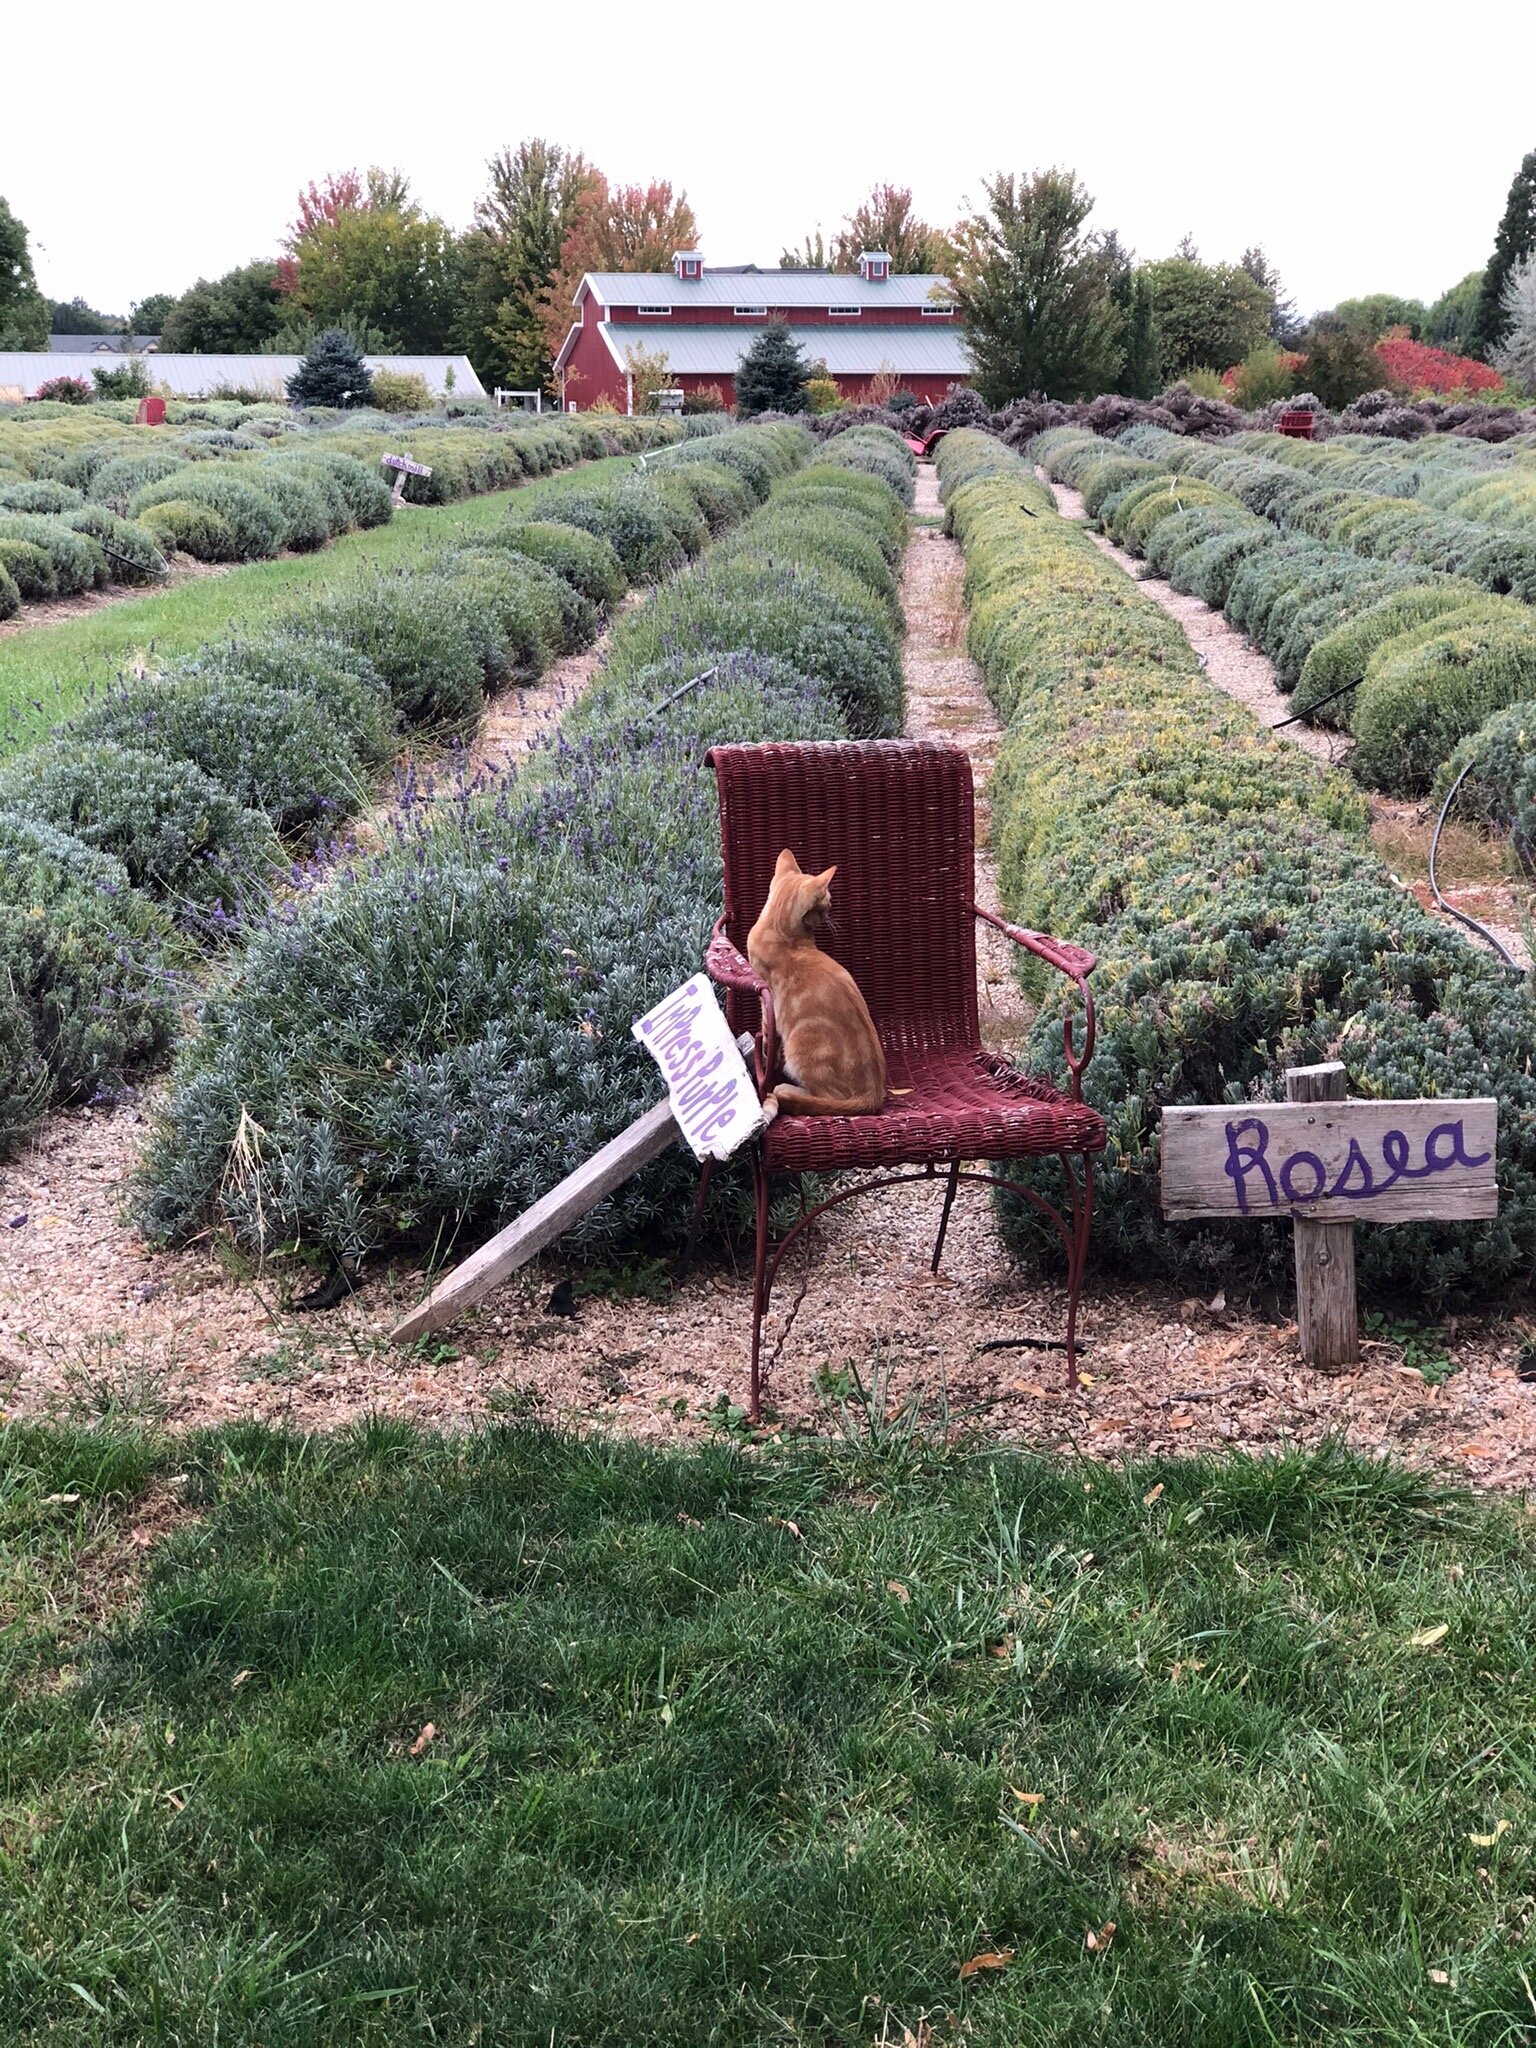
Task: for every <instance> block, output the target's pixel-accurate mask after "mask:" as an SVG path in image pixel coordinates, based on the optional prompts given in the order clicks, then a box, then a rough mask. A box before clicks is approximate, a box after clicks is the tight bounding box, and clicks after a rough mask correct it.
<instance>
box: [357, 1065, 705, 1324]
mask: <svg viewBox="0 0 1536 2048" xmlns="http://www.w3.org/2000/svg"><path fill="white" fill-rule="evenodd" d="M681 1135H682V1133H681V1132H680V1131H679V1130H678V1127H677V1122H676V1120H675V1118H674V1117H673V1115H672V1105H671V1104H670V1103H669V1102H658V1103H657V1105H656V1107H655V1108H654V1109H648V1110H647V1111H646V1113H645V1115H644V1116H642V1117H637V1118H636V1120H635V1121H634V1123H632V1124H630V1125H629V1127H628V1129H626V1130H622V1131H620V1133H619V1135H618V1136H617V1137H616V1138H611V1139H610V1140H609V1142H608V1143H607V1144H606V1145H605V1146H604V1147H603V1149H602V1150H601V1152H595V1153H594V1154H593V1155H592V1157H591V1158H590V1159H589V1160H587V1161H586V1163H585V1165H583V1166H579V1167H577V1169H576V1171H575V1172H574V1173H572V1174H568V1175H567V1176H566V1178H565V1179H564V1180H563V1181H561V1182H560V1184H559V1186H558V1187H553V1188H551V1189H550V1191H549V1193H548V1194H547V1195H541V1196H540V1197H539V1199H538V1201H536V1202H535V1203H534V1205H533V1207H532V1208H531V1209H525V1210H524V1211H523V1213H522V1215H521V1216H519V1217H518V1218H517V1220H516V1222H514V1223H509V1224H508V1225H507V1227H506V1229H505V1230H499V1231H498V1232H497V1233H496V1235H495V1236H494V1237H493V1238H491V1239H490V1240H489V1242H488V1243H486V1244H483V1245H481V1247H480V1249H479V1251H477V1252H471V1254H470V1256H469V1257H468V1258H467V1259H466V1260H465V1261H464V1263H463V1265H461V1266H456V1267H455V1268H454V1270H453V1271H452V1272H451V1273H450V1274H449V1275H448V1277H447V1279H446V1280H443V1281H440V1282H439V1283H438V1285H437V1286H436V1287H435V1288H434V1289H433V1291H432V1293H431V1294H429V1295H428V1296H427V1298H426V1300H425V1301H424V1302H421V1303H420V1304H419V1305H418V1306H417V1307H416V1308H413V1309H412V1310H411V1312H410V1314H409V1315H408V1316H403V1317H402V1318H401V1320H400V1321H399V1322H398V1323H396V1325H395V1327H394V1329H393V1330H391V1331H390V1333H389V1334H390V1338H391V1341H392V1342H394V1343H396V1344H409V1343H410V1342H411V1341H412V1339H413V1338H416V1337H422V1336H425V1335H426V1334H427V1333H428V1331H431V1330H440V1329H442V1328H443V1326H444V1325H445V1324H446V1323H451V1322H452V1321H453V1319H454V1317H455V1316H458V1315H462V1314H463V1313H464V1311H465V1309H467V1308H473V1307H474V1305H475V1303H476V1302H478V1301H484V1299H485V1297H486V1296H487V1295H488V1294H489V1293H490V1292H491V1291H492V1289H493V1288H496V1287H499V1286H500V1285H501V1283H502V1281H503V1280H505V1279H506V1278H507V1277H508V1275H509V1274H512V1273H515V1272H516V1271H517V1269H518V1267H519V1266H526V1265H527V1263H528V1261H529V1260H530V1259H531V1258H533V1257H534V1255H535V1254H536V1253H538V1252H541V1251H543V1249H544V1247H545V1246H546V1245H549V1244H553V1243H554V1241H555V1239H556V1238H557V1237H560V1236H562V1235H563V1234H564V1233H565V1232H566V1231H567V1230H569V1229H570V1227H571V1225H572V1224H573V1223H575V1222H577V1221H578V1220H579V1219H580V1218H581V1217H583V1216H585V1215H586V1213H587V1211H588V1210H589V1209H595V1208H596V1207H597V1204H598V1203H599V1202H600V1201H601V1200H602V1199H603V1197H604V1195H611V1194H612V1193H613V1191H614V1189H615V1188H616V1187H619V1186H620V1185H621V1184H622V1183H623V1182H624V1181H626V1180H628V1179H629V1177H630V1175H631V1174H633V1173H638V1172H639V1170H640V1168H641V1167H642V1166H645V1165H647V1164H649V1162H650V1161H651V1160H652V1159H655V1158H657V1157H659V1155H660V1154H661V1153H663V1152H665V1151H666V1149H667V1147H668V1146H669V1145H672V1144H675V1143H676V1142H677V1141H678V1139H679V1138H680V1137H681Z"/></svg>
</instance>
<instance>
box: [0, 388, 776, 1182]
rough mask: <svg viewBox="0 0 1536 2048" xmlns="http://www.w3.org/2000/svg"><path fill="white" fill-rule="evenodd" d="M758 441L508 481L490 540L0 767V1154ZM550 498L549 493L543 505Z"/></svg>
mask: <svg viewBox="0 0 1536 2048" xmlns="http://www.w3.org/2000/svg"><path fill="white" fill-rule="evenodd" d="M770 440H771V436H765V435H764V434H763V433H762V432H761V431H759V430H757V429H751V428H742V429H738V430H735V431H733V432H731V433H726V434H721V435H718V436H715V437H713V438H711V439H710V440H709V441H708V442H707V443H701V444H699V445H700V446H701V447H702V448H705V449H707V451H708V454H709V456H710V458H711V459H709V460H708V461H693V462H688V463H686V464H681V465H679V466H678V467H677V468H676V469H675V470H669V471H668V472H667V473H666V474H665V475H653V476H648V477H641V476H637V475H634V474H633V473H629V474H621V475H619V476H617V477H615V476H613V475H612V474H608V475H604V476H600V477H590V476H589V477H571V478H560V479H554V480H551V482H549V483H548V484H544V485H537V486H533V487H531V488H530V489H529V490H528V491H527V492H526V493H520V494H519V495H518V497H517V498H516V499H514V500H513V510H514V513H515V516H514V517H512V518H509V519H508V521H507V522H506V524H505V526H504V527H503V528H502V529H501V530H499V531H496V532H494V533H491V534H476V535H473V536H472V537H470V538H469V539H467V540H465V541H462V542H460V543H457V544H449V545H444V546H440V547H437V548H433V549H431V550H429V551H427V552H425V553H423V554H422V555H421V556H420V557H418V558H415V559H413V560H411V561H410V562H408V563H406V564H403V565H401V566H398V567H395V568H392V569H389V570H385V571H370V570H367V569H364V570H362V571H361V572H359V573H358V574H356V575H354V576H353V577H352V578H351V579H349V580H348V581H346V582H343V583H341V584H339V585H338V586H336V587H335V588H334V589H332V590H331V591H330V592H329V593H328V594H326V595H324V596H322V597H321V598H320V599H318V600H317V601H308V600H306V601H304V602H302V603H300V604H297V605H295V607H294V608H293V610H292V611H291V612H290V613H288V614H286V615H284V616H281V617H279V618H278V619H277V620H276V621H275V622H273V623H271V624H269V625H267V626H266V627H265V628H264V629H263V630H262V631H261V632H259V633H256V634H252V635H248V636H239V637H232V638H230V639H227V640H223V641H220V642H217V643H215V644H213V645H211V646H208V647H205V648H203V649H202V650H201V651H200V652H198V653H197V654H195V655H192V656H189V657H186V658H183V659H180V660H177V661H174V662H172V663H169V664H167V665H166V666H165V667H164V668H162V669H161V670H160V671H159V672H157V673H153V674H149V675H143V676H137V677H129V678H125V679H122V680H121V681H120V682H119V684H118V686H117V687H116V688H114V689H112V690H111V691H109V692H107V693H106V694H105V695H104V696H102V697H101V698H99V699H97V700H96V701H95V702H94V703H92V704H90V705H89V706H88V707H87V708H86V709H85V710H84V711H83V712H81V713H79V714H78V715H77V716H75V717H74V718H72V719H70V720H69V721H67V722H66V723H65V724H63V725H61V726H60V727H58V728H56V730H55V731H54V732H53V734H52V735H51V736H50V738H49V739H48V740H47V741H46V742H45V743H44V744H43V745H41V746H39V747H37V748H34V749H33V750H31V751H30V752H29V753H27V754H23V755H20V756H18V757H16V758H14V759H13V760H12V761H10V762H8V763H6V764H5V766H4V768H3V769H0V987H4V988H5V989H6V993H7V1000H6V1001H5V1002H4V1003H3V1004H0V1149H5V1148H7V1147H9V1146H13V1145H14V1144H15V1143H16V1142H17V1141H18V1140H19V1139H20V1138H21V1137H22V1136H24V1135H25V1133H26V1132H27V1131H28V1130H29V1129H30V1128H31V1127H32V1126H33V1125H34V1124H35V1123H36V1121H37V1119H38V1117H39V1116H40V1115H41V1114H42V1113H43V1111H44V1110H45V1109H47V1108H48V1107H49V1106H50V1105H52V1104H55V1103H69V1102H78V1101H82V1100H89V1099H91V1098H92V1097H96V1096H110V1095H112V1094H114V1093H116V1092H117V1091H119V1090H120V1089H121V1088H122V1087H123V1086H124V1085H125V1081H126V1077H127V1076H128V1075H129V1074H130V1073H131V1072H132V1071H133V1070H135V1069H137V1068H142V1067H143V1066H144V1065H145V1064H146V1063H147V1062H149V1061H152V1060H154V1059H155V1058H157V1057H158V1056H159V1055H161V1054H162V1053H163V1052H164V1051H165V1049H166V1048H167V1046H168V1045H169V1043H170V1042H171V1040H172V1038H173V1037H174V1035H175V1033H176V1030H177V1026H178V1020H179V1018H180V1015H181V1011H182V1007H183V1004H184V1003H185V1001H186V996H187V985H188V978H189V976H191V975H193V974H195V972H196V970H197V968H198V964H199V961H200V960H201V959H202V958H203V957H204V956H205V954H206V951H207V949H208V947H209V946H225V945H228V944H229V943H231V942H232V941H237V940H238V939H239V938H240V937H241V935H242V934H243V933H244V931H245V930H246V929H247V928H248V926H249V925H250V924H251V922H252V921H253V920H257V921H259V920H260V919H261V918H262V917H263V916H265V915H266V913H267V909H268V905H269V903H270V901H271V897H272V892H273V890H274V888H275V887H280V886H282V884H283V880H284V876H285V873H286V872H287V870H289V869H290V867H291V865H292V863H293V862H294V861H295V860H296V859H297V860H300V861H302V860H303V859H304V858H305V857H307V856H308V855H310V854H312V853H313V852H314V851H315V849H316V848H317V846H319V845H320V844H321V843H323V842H324V841H326V840H327V839H329V838H331V837H333V836H334V835H335V833H336V832H337V830H338V828H339V827H340V825H341V824H342V822H343V821H344V820H345V818H346V817H347V816H348V815H349V814H350V813H352V812H354V811H355V810H357V809H358V808H359V806H360V805H361V804H363V803H364V802H365V801H366V800H367V798H368V796H369V793H370V792H371V790H372V789H373V788H374V787H376V785H377V783H378V780H379V777H380V775H381V774H382V773H383V772H384V771H385V770H386V769H387V767H388V765H389V764H390V762H391V761H393V760H394V759H395V758H396V756H397V754H398V753H399V751H400V749H401V748H402V747H403V746H407V745H415V744H422V743H426V744H430V745H444V744H447V745H450V746H452V745H457V744H461V743H462V742H463V741H465V740H466V739H467V738H468V737H469V736H470V734H471V733H472V732H473V731H474V729H475V727H476V725H477V723H478V721H479V718H480V715H481V711H482V708H483V705H484V701H485V694H486V692H487V691H488V690H490V689H494V688H500V687H504V686H505V685H507V684H509V683H525V682H531V681H533V680H535V679H536V678H537V677H538V676H539V675H541V674H542V673H543V672H544V670H545V669H546V668H547V667H548V665H549V664H550V662H552V661H553V660H555V659H556V658H557V657H558V656H559V655H561V654H564V653H569V652H572V651H574V650H576V649H579V648H581V647H584V646H586V645H588V644H589V643H590V642H591V640H592V639H593V638H594V637H595V635H596V633H597V631H598V629H599V626H600V624H601V622H602V620H603V619H604V618H605V617H606V616H607V614H608V613H609V612H610V610H611V609H612V608H613V607H614V606H615V605H616V603H617V601H618V599H619V598H620V597H621V596H622V594H623V593H624V591H625V590H626V589H627V588H628V587H629V586H630V585H631V584H632V583H638V582H651V581H655V580H657V579H659V578H661V577H663V576H667V575H670V574H673V573H674V572H675V571H677V570H678V569H680V568H681V567H682V566H683V565H684V564H685V563H686V562H688V561H689V560H691V559H692V558H693V557H694V556H696V555H697V554H699V553H700V552H701V551H702V550H703V548H704V547H705V546H706V544H707V543H708V541H709V539H710V537H711V534H712V532H719V531H723V530H724V528H725V527H726V526H728V525H730V524H733V523H735V522H736V521H737V520H739V519H740V518H742V517H744V516H745V514H746V513H747V511H748V510H749V509H750V507H751V505H752V504H753V503H754V502H756V501H757V500H758V499H759V498H761V497H763V496H765V495H766V493H767V488H768V482H769V465H768V464H767V462H766V460H765V458H764V456H763V455H762V453H761V450H762V447H763V445H764V443H765V441H770ZM557 493H562V495H558V496H557V495H556V494H557Z"/></svg>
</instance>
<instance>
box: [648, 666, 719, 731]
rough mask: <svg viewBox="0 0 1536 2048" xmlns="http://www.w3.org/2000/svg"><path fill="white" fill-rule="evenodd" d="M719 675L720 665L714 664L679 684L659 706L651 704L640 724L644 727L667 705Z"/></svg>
mask: <svg viewBox="0 0 1536 2048" xmlns="http://www.w3.org/2000/svg"><path fill="white" fill-rule="evenodd" d="M719 673H720V664H719V663H718V662H716V664H715V666H714V667H713V668H707V669H705V671H704V673H703V675H701V676H691V677H690V678H689V680H688V681H687V682H686V683H683V684H681V685H680V686H679V687H678V688H677V689H675V690H674V691H673V692H672V693H671V695H670V696H667V697H663V698H662V700H661V702H660V703H659V704H653V705H652V706H651V708H650V710H649V711H647V712H646V713H645V715H644V717H642V718H641V720H640V723H641V724H642V725H644V724H646V723H647V721H648V720H650V719H652V718H658V717H660V715H661V713H662V712H663V711H665V710H666V708H667V706H668V705H669V704H675V703H676V702H677V700H678V698H679V697H686V696H687V694H688V692H689V691H690V690H696V689H697V688H698V687H699V685H700V683H707V682H709V681H710V680H711V678H713V677H714V676H717V675H719Z"/></svg>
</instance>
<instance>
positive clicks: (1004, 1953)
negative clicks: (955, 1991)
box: [960, 1948, 1013, 1980]
mask: <svg viewBox="0 0 1536 2048" xmlns="http://www.w3.org/2000/svg"><path fill="white" fill-rule="evenodd" d="M1012 1961H1013V1950H1012V1949H1011V1948H995V1949H994V1948H989V1949H984V1950H983V1951H982V1953H981V1954H980V1955H979V1956H972V1957H971V1959H970V1961H969V1962H967V1963H962V1964H961V1965H960V1976H961V1978H962V1980H963V1979H965V1978H966V1977H976V1976H979V1975H980V1974H981V1972H982V1971H983V1970H1006V1969H1007V1967H1008V1965H1009V1964H1010V1963H1011V1962H1012Z"/></svg>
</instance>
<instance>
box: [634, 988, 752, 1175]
mask: <svg viewBox="0 0 1536 2048" xmlns="http://www.w3.org/2000/svg"><path fill="white" fill-rule="evenodd" d="M631 1028H632V1029H633V1031H634V1034H635V1037H636V1038H637V1039H638V1040H639V1041H640V1043H641V1044H642V1045H643V1046H644V1047H645V1049H646V1051H647V1052H648V1053H649V1054H650V1055H651V1057H652V1059H654V1060H655V1062H656V1064H657V1066H658V1067H660V1069H661V1071H662V1075H663V1077H664V1078H665V1080H666V1084H667V1094H668V1097H669V1098H670V1100H671V1104H672V1114H673V1116H674V1117H676V1119H677V1122H678V1125H679V1128H680V1129H681V1130H682V1133H683V1136H684V1137H685V1138H686V1139H687V1140H688V1143H689V1145H690V1146H691V1147H692V1149H693V1153H694V1156H695V1157H696V1158H699V1159H704V1158H714V1159H728V1158H729V1157H730V1155H731V1154H732V1153H733V1152H734V1151H736V1150H737V1149H738V1148H739V1147H740V1146H742V1145H744V1144H745V1143H746V1142H747V1140H748V1139H749V1138H750V1137H752V1136H753V1134H754V1133H755V1132H757V1131H759V1130H761V1129H762V1124H763V1113H762V1106H761V1104H760V1103H759V1101H758V1098H757V1089H756V1087H755V1085H754V1084H753V1080H752V1076H751V1075H750V1074H749V1073H748V1072H747V1067H746V1062H745V1061H744V1060H743V1059H742V1056H741V1053H740V1050H739V1049H738V1047H737V1045H736V1041H735V1039H734V1038H732V1036H731V1028H730V1026H729V1025H728V1024H727V1023H726V1021H725V1017H724V1015H723V1014H722V1012H721V1009H720V1005H719V1003H718V1002H717V1001H716V1000H715V993H714V990H713V989H712V988H711V987H710V984H709V982H708V981H707V980H706V979H705V977H704V976H703V975H702V974H696V975H695V976H694V977H693V979H692V981H687V982H684V984H683V986H682V987H681V988H679V989H674V990H673V992H672V994H671V995H669V996H667V997H666V998H665V1000H664V1001H662V1002H660V1003H658V1004H657V1005H656V1007H655V1009H653V1010H648V1011H647V1012H646V1014H645V1015H644V1016H643V1017H641V1018H639V1019H637V1021H636V1022H635V1024H634V1025H633V1026H632V1027H631Z"/></svg>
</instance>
